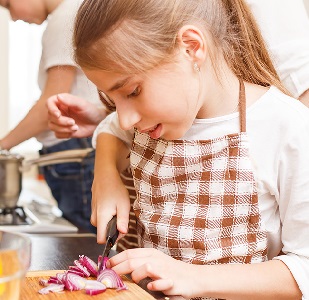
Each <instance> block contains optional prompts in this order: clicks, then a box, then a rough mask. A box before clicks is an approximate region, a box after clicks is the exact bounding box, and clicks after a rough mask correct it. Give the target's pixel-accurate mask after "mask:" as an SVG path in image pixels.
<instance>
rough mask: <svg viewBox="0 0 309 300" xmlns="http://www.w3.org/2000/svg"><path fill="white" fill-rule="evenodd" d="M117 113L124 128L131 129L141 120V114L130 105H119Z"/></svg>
mask: <svg viewBox="0 0 309 300" xmlns="http://www.w3.org/2000/svg"><path fill="white" fill-rule="evenodd" d="M117 114H118V118H119V125H120V127H121V129H122V130H130V129H132V128H134V127H135V125H136V124H137V123H138V122H139V121H140V115H139V114H138V112H137V111H136V110H134V109H132V108H130V109H129V107H128V106H126V105H125V106H123V107H121V106H120V107H119V106H117Z"/></svg>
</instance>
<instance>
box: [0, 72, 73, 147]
mask: <svg viewBox="0 0 309 300" xmlns="http://www.w3.org/2000/svg"><path fill="white" fill-rule="evenodd" d="M75 73H76V69H75V67H72V66H61V67H59V66H55V67H52V68H50V69H48V71H47V81H46V85H45V88H44V90H43V91H42V94H41V96H40V98H39V100H38V101H37V102H36V103H35V104H34V106H33V107H32V108H31V109H30V111H29V112H28V113H27V115H26V116H25V117H24V119H23V120H21V121H20V122H19V123H18V125H17V126H16V127H15V128H14V129H13V130H12V131H10V132H9V133H8V134H7V135H6V136H5V137H4V138H3V139H1V140H0V146H1V148H2V149H8V150H9V149H11V148H12V147H14V146H17V145H18V144H20V143H22V142H24V141H26V140H28V139H30V138H32V137H35V136H37V135H38V134H40V133H42V132H43V131H45V130H48V111H47V108H46V101H47V99H48V98H49V97H50V96H52V95H54V94H58V93H65V92H70V91H71V87H72V83H73V81H74V78H75Z"/></svg>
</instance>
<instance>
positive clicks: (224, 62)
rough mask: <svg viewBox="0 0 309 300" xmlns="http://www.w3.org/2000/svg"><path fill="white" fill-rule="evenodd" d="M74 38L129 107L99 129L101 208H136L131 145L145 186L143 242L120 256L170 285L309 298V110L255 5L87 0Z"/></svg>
mask: <svg viewBox="0 0 309 300" xmlns="http://www.w3.org/2000/svg"><path fill="white" fill-rule="evenodd" d="M74 45H75V58H76V61H77V63H78V64H79V65H80V66H81V67H82V68H83V70H84V72H85V74H86V76H87V77H88V78H89V79H90V80H91V81H92V82H94V83H95V85H96V86H97V87H98V89H99V90H100V92H101V96H102V97H103V98H104V99H105V101H106V103H107V104H109V105H110V106H116V108H117V114H116V113H114V114H111V115H110V116H109V117H107V119H105V120H104V121H103V123H102V124H101V126H100V127H99V128H98V132H100V134H99V136H98V141H97V142H98V146H99V147H98V148H97V151H98V152H99V153H100V155H101V154H102V153H103V154H104V156H102V157H101V156H100V158H101V159H100V160H99V163H98V165H96V168H97V167H100V168H102V169H103V170H104V171H106V174H108V176H106V178H104V180H102V183H101V184H102V185H103V186H104V187H105V191H106V192H105V194H104V195H103V197H102V198H101V201H100V203H95V204H94V206H93V210H94V211H95V212H96V218H97V219H98V218H100V217H101V215H105V216H107V215H109V216H111V215H112V214H114V213H117V215H118V216H119V212H120V209H118V208H120V207H121V206H122V204H123V206H126V207H129V205H128V199H125V197H124V193H123V189H124V188H123V185H122V184H121V180H120V179H119V173H118V171H119V170H120V169H121V163H122V162H121V161H120V155H119V154H121V156H122V157H123V156H124V155H125V154H126V149H125V147H126V148H127V149H130V165H131V169H132V173H133V177H134V181H135V188H136V191H137V200H136V201H135V204H134V209H135V213H136V216H137V219H138V234H139V243H140V246H141V247H143V248H140V249H131V250H127V251H123V252H122V253H120V254H119V255H116V256H115V257H113V258H111V259H110V261H109V264H110V266H111V267H113V269H114V270H115V271H117V272H118V273H120V274H126V273H132V274H131V275H132V278H133V280H134V281H136V282H138V281H140V280H141V279H143V278H146V277H150V278H152V279H153V281H152V282H151V283H149V284H148V288H149V289H151V290H161V291H163V292H164V293H165V294H167V295H183V296H184V297H186V298H194V297H212V298H224V299H301V298H302V297H303V299H308V297H309V288H308V287H309V284H308V278H309V262H308V256H309V250H308V249H309V247H308V246H309V245H308V244H309V231H308V223H309V220H308V217H307V213H308V210H309V203H308V197H309V157H308V156H309V154H308V147H309V133H308V132H309V111H308V109H307V108H306V107H305V106H303V105H302V104H301V103H297V102H296V101H295V100H294V99H292V98H290V97H289V96H288V95H285V94H284V92H286V91H285V89H284V88H283V87H282V85H281V83H280V81H279V79H278V76H277V74H276V72H275V70H274V68H273V65H272V62H271V60H270V59H269V56H268V53H267V51H266V49H265V45H264V42H263V40H262V38H261V35H260V33H259V31H258V29H257V26H256V24H255V22H254V20H253V18H252V16H251V14H250V12H249V10H248V8H247V6H246V5H245V3H244V2H243V1H242V0H234V1H229V0H219V1H218V0H208V1H204V0H195V1H185V0H176V1H170V0H127V1H120V0H95V1H91V0H85V1H84V3H83V4H82V6H81V9H80V10H79V13H78V16H77V19H76V26H75V32H74ZM116 137H117V138H118V139H116ZM102 140H105V141H106V140H108V141H109V142H110V144H109V147H110V150H113V151H114V152H111V151H110V152H108V151H107V147H106V144H105V145H104V147H101V146H100V145H101V142H102ZM111 197H112V198H111ZM111 200H113V201H111ZM123 213H124V210H122V211H121V214H123ZM122 225H123V224H121V223H118V229H119V230H120V231H121V232H122Z"/></svg>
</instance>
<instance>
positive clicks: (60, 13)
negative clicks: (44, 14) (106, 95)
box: [37, 0, 102, 147]
mask: <svg viewBox="0 0 309 300" xmlns="http://www.w3.org/2000/svg"><path fill="white" fill-rule="evenodd" d="M82 2H83V1H82V0H64V1H62V2H61V3H60V4H59V5H58V6H57V8H56V9H55V10H54V11H53V12H52V13H51V14H50V15H49V16H48V20H47V22H48V23H47V26H46V29H45V31H44V33H43V37H42V56H41V61H40V66H39V74H38V82H39V87H40V89H41V90H43V89H44V86H45V84H46V80H47V71H48V69H49V68H51V67H55V66H74V67H76V68H77V69H76V70H77V72H76V76H75V79H74V82H73V85H72V89H71V91H70V93H71V94H73V95H75V96H79V97H81V98H84V99H86V100H88V101H89V102H92V103H95V104H97V105H98V106H101V105H102V104H101V102H100V100H99V97H98V93H97V90H96V87H95V85H94V84H93V83H92V82H90V81H89V80H88V79H87V77H86V76H85V75H84V73H83V72H82V70H81V69H80V68H79V67H78V66H77V65H76V63H75V61H74V59H73V44H72V34H73V26H74V20H75V16H76V13H77V10H78V8H79V6H80V4H81V3H82ZM59 80H61V78H59ZM37 139H38V140H39V141H40V142H41V143H43V145H44V146H46V147H48V146H52V145H55V144H57V143H59V142H63V141H64V139H57V138H56V137H55V134H54V132H52V131H45V132H44V133H42V134H40V135H38V136H37Z"/></svg>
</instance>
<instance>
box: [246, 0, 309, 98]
mask: <svg viewBox="0 0 309 300" xmlns="http://www.w3.org/2000/svg"><path fill="white" fill-rule="evenodd" d="M247 2H248V4H249V6H250V8H251V9H252V12H253V14H254V16H255V17H256V20H257V22H258V24H259V26H260V28H261V31H262V34H263V36H264V38H265V40H266V42H267V44H268V47H269V50H270V52H271V55H272V57H273V60H274V64H275V67H276V69H277V71H278V74H279V76H280V78H281V80H282V82H283V84H284V85H285V87H286V88H287V89H288V90H289V91H290V92H291V93H292V95H293V96H294V97H295V98H298V97H299V96H300V95H301V94H302V93H303V92H305V91H306V90H307V89H308V88H309V18H308V15H307V13H306V8H305V6H304V2H303V0H293V1H291V0H272V1H268V0H247Z"/></svg>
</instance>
